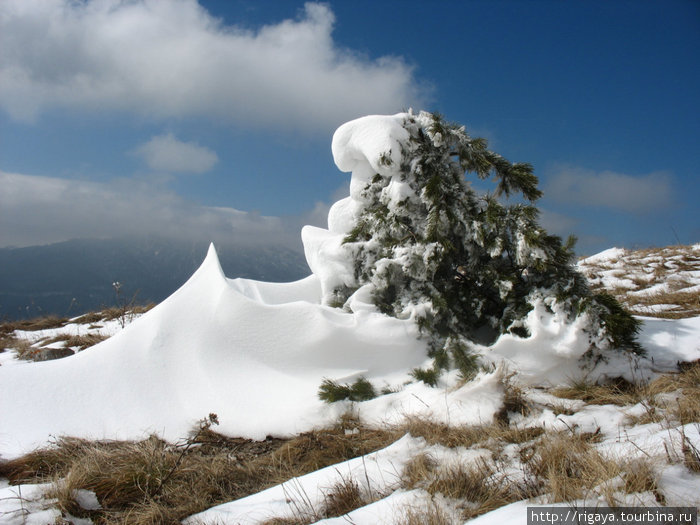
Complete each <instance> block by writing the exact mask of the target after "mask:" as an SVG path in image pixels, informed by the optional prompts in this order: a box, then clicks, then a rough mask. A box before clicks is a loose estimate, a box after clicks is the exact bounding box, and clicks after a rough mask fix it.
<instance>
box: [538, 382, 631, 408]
mask: <svg viewBox="0 0 700 525" xmlns="http://www.w3.org/2000/svg"><path fill="white" fill-rule="evenodd" d="M551 393H552V394H553V395H555V396H557V397H561V398H564V399H580V400H581V401H585V402H586V403H589V404H591V405H618V406H626V405H634V404H636V403H638V402H639V401H641V400H642V399H643V397H644V394H645V392H644V388H643V387H641V386H640V385H635V384H633V383H630V382H629V381H627V380H625V379H624V378H622V377H619V378H617V379H613V380H611V381H609V382H607V383H605V384H602V385H597V384H593V383H589V382H587V381H585V380H581V381H574V382H572V384H571V385H570V386H568V387H559V388H555V389H554V390H552V392H551Z"/></svg>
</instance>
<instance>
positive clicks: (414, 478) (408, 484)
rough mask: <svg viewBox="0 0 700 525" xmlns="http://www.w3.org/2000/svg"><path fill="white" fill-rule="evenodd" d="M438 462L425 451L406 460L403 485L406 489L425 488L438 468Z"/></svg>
mask: <svg viewBox="0 0 700 525" xmlns="http://www.w3.org/2000/svg"><path fill="white" fill-rule="evenodd" d="M437 466H438V463H437V462H436V461H435V459H433V457H432V456H431V455H430V454H427V453H425V452H423V453H421V454H418V455H417V456H414V457H412V458H411V459H410V460H408V461H407V462H406V464H405V465H404V467H403V472H402V473H401V486H402V487H403V488H405V489H415V488H425V487H426V486H427V482H428V480H430V479H431V478H432V477H433V476H434V474H435V469H436V468H437Z"/></svg>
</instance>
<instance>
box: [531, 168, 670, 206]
mask: <svg viewBox="0 0 700 525" xmlns="http://www.w3.org/2000/svg"><path fill="white" fill-rule="evenodd" d="M672 182H673V181H672V178H671V176H670V175H669V174H668V173H663V172H658V173H649V174H648V175H642V176H632V175H625V174H623V173H615V172H613V171H603V172H600V173H597V172H595V171H591V170H586V169H583V168H577V167H567V166H563V167H560V168H558V169H557V170H556V171H555V173H554V175H553V176H551V177H549V181H548V183H547V184H546V186H545V189H544V194H545V197H547V198H548V199H551V200H553V201H558V202H564V203H571V204H580V205H584V206H599V207H603V208H609V209H611V210H618V211H624V212H631V213H639V214H644V213H649V212H655V211H658V210H661V209H664V208H668V207H669V206H671V205H672V204H673V189H672Z"/></svg>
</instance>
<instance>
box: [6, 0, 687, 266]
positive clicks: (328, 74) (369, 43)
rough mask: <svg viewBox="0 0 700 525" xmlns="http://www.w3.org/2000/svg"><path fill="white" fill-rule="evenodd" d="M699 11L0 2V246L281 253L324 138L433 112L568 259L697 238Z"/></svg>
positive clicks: (611, 6)
mask: <svg viewBox="0 0 700 525" xmlns="http://www.w3.org/2000/svg"><path fill="white" fill-rule="evenodd" d="M698 64H700V3H698V2H697V1H693V0H687V1H686V0H675V1H665V2H661V1H658V2H650V1H644V0H637V1H633V2H623V1H614V0H612V1H610V0H608V1H589V2H555V1H534V0H519V1H499V0H493V1H483V2H480V1H443V2H426V1H417V0H414V1H411V0H400V1H399V0H391V1H389V0H383V1H377V0H375V1H369V0H356V1H353V2H348V1H342V2H340V1H332V2H328V3H308V4H304V3H303V2H292V1H278V2H274V1H265V0H260V1H253V0H245V1H244V0H232V1H224V0H218V1H217V0H200V1H199V3H197V2H196V1H195V0H162V1H156V0H153V1H151V0H144V1H129V2H120V1H117V0H100V1H95V2H89V1H88V2H75V1H68V0H0V246H8V245H12V246H26V245H32V244H45V243H50V242H57V241H61V240H66V239H70V238H76V237H109V236H114V235H132V234H137V233H140V232H143V233H151V234H160V235H180V236H189V237H194V238H199V239H203V238H204V239H207V240H208V239H213V240H218V241H224V240H238V241H241V242H243V241H250V242H263V243H267V242H284V243H287V244H289V245H292V246H299V245H300V241H299V229H300V227H301V225H302V224H305V223H313V224H323V223H324V221H325V216H326V213H327V210H328V206H329V205H330V204H331V203H332V202H333V201H334V200H337V199H338V198H340V197H342V196H344V195H345V194H346V193H347V183H348V179H349V176H348V175H347V174H343V173H341V172H339V171H338V170H337V168H336V167H335V166H334V164H333V159H332V156H331V152H330V142H331V137H332V134H333V131H334V130H335V129H336V128H337V127H338V126H339V125H340V124H342V123H343V122H345V121H347V120H351V119H353V118H356V117H360V116H362V115H365V114H371V113H395V112H398V111H401V110H402V109H405V108H408V107H413V108H414V109H427V110H430V111H439V112H441V113H442V114H443V115H444V116H445V117H446V118H447V119H449V120H451V121H456V122H460V123H462V124H464V125H466V126H467V129H468V130H469V131H470V133H471V134H472V135H474V136H483V137H486V138H487V139H488V140H489V144H490V147H491V148H492V149H494V150H496V151H497V152H499V153H501V154H502V155H504V156H505V157H506V158H508V159H510V160H512V161H518V162H530V163H532V164H533V165H534V166H535V171H536V173H537V175H538V176H539V178H540V186H541V188H542V189H543V190H544V192H545V196H544V198H543V199H542V200H541V201H540V203H539V204H540V206H541V208H542V210H543V215H542V222H543V224H544V225H545V226H546V227H547V228H548V229H549V230H550V231H552V232H553V233H557V234H559V235H562V236H566V235H568V234H569V233H574V234H576V235H577V236H578V237H579V247H578V249H579V252H580V253H592V252H595V251H599V250H602V249H605V248H608V247H611V246H625V247H647V246H653V245H666V244H673V243H676V242H682V243H695V242H699V241H700V214H699V213H698V211H697V201H698V200H699V197H700V182H699V179H698V176H697V175H698V172H697V170H698V168H697V167H698V166H699V165H700V158H699V155H698V150H699V149H700V148H698V145H697V141H698V137H699V136H700V133H699V132H700V124H699V122H700V118H699V117H700V111H699V110H700V103H699V98H700V97H699V95H698V94H699V93H700V67H698Z"/></svg>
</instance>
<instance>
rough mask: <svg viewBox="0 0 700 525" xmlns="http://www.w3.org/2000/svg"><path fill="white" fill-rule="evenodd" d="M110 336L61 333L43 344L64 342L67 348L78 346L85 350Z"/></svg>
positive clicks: (79, 348)
mask: <svg viewBox="0 0 700 525" xmlns="http://www.w3.org/2000/svg"><path fill="white" fill-rule="evenodd" d="M108 338H109V336H106V335H103V334H82V335H70V334H60V335H57V336H56V337H52V338H51V339H49V340H48V341H45V342H44V343H43V344H42V346H44V347H46V346H48V345H50V344H52V343H58V342H63V346H64V347H66V348H77V349H78V350H85V349H86V348H90V347H91V346H94V345H96V344H97V343H101V342H102V341H104V340H106V339H108Z"/></svg>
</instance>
